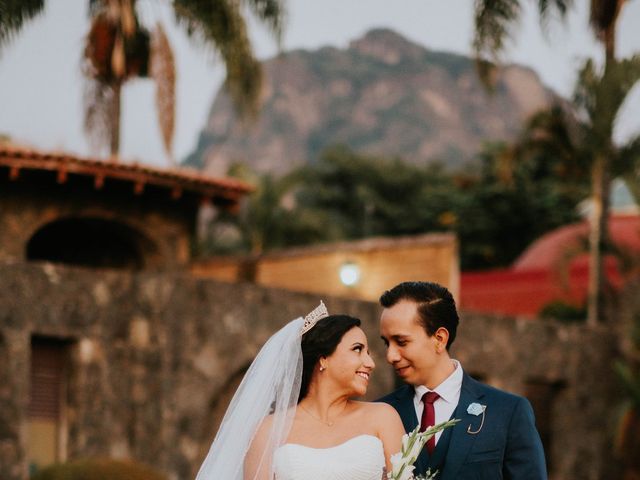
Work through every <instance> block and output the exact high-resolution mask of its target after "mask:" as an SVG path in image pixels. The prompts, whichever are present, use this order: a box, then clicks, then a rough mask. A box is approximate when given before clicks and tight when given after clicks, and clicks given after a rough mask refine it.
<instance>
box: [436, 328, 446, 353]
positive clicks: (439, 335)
mask: <svg viewBox="0 0 640 480" xmlns="http://www.w3.org/2000/svg"><path fill="white" fill-rule="evenodd" d="M433 338H434V339H435V341H436V343H437V344H438V345H440V346H441V347H442V349H445V348H447V342H448V341H449V330H447V329H446V328H444V327H440V328H438V330H436V333H434V334H433Z"/></svg>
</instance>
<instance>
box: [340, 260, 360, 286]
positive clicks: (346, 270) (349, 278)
mask: <svg viewBox="0 0 640 480" xmlns="http://www.w3.org/2000/svg"><path fill="white" fill-rule="evenodd" d="M340 281H341V282H342V283H343V284H344V285H346V286H347V287H352V286H354V285H356V284H357V283H358V282H359V281H360V267H358V265H356V264H355V263H352V262H347V263H344V264H343V265H342V266H341V267H340Z"/></svg>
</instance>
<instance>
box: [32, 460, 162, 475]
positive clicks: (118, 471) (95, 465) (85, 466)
mask: <svg viewBox="0 0 640 480" xmlns="http://www.w3.org/2000/svg"><path fill="white" fill-rule="evenodd" d="M31 480H167V477H166V476H165V475H163V474H162V473H160V472H158V471H157V470H154V469H153V468H151V467H148V466H146V465H142V464H140V463H136V462H133V461H130V460H113V459H108V458H106V459H84V460H76V461H73V462H66V463H60V464H56V465H52V466H50V467H46V468H43V469H42V470H40V471H38V472H37V473H36V474H34V475H33V476H32V477H31Z"/></svg>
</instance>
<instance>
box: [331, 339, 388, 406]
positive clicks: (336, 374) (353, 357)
mask: <svg viewBox="0 0 640 480" xmlns="http://www.w3.org/2000/svg"><path fill="white" fill-rule="evenodd" d="M324 364H325V365H326V370H325V371H324V372H323V374H326V375H327V376H328V377H329V378H331V380H333V382H334V383H335V384H336V386H337V388H340V389H344V390H346V392H347V394H348V395H351V396H362V395H364V394H365V393H367V387H368V385H369V376H370V375H371V372H372V371H373V369H374V368H375V366H376V364H375V363H374V361H373V359H372V358H371V355H370V354H369V344H368V342H367V336H366V335H365V334H364V332H363V331H362V329H361V328H360V327H353V328H352V329H351V330H349V331H348V332H346V333H345V334H344V336H343V337H342V340H341V341H340V343H339V344H338V346H337V347H336V350H335V352H333V353H332V354H331V355H330V356H328V357H327V358H326V359H324Z"/></svg>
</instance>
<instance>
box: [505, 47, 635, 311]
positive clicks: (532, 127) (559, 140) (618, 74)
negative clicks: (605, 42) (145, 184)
mask: <svg viewBox="0 0 640 480" xmlns="http://www.w3.org/2000/svg"><path fill="white" fill-rule="evenodd" d="M639 80H640V55H638V56H634V57H633V58H631V59H626V60H622V61H616V60H614V61H611V62H610V63H609V66H608V68H606V69H603V71H599V70H598V69H597V68H596V67H595V66H594V64H593V62H592V61H591V60H589V61H587V62H586V63H585V65H584V66H583V68H582V69H581V70H580V73H579V75H578V81H577V83H576V87H575V90H574V95H573V102H572V105H571V106H570V107H571V108H567V106H562V105H556V106H554V107H552V108H550V109H549V110H546V111H542V112H539V113H538V114H536V115H534V116H533V117H532V118H531V119H530V120H529V122H528V125H527V127H526V129H525V132H524V134H523V135H522V137H521V138H520V140H519V142H518V144H517V146H516V147H515V149H514V150H515V151H516V152H518V153H519V154H521V155H525V156H531V155H537V154H543V155H544V156H546V157H553V158H554V159H556V160H559V161H561V162H562V163H563V166H564V168H565V169H566V170H568V171H573V172H578V173H579V174H584V172H585V171H588V172H590V174H591V191H592V192H593V191H594V190H596V189H597V188H598V185H599V183H598V182H599V181H600V179H601V175H602V174H603V172H602V165H603V162H602V159H603V158H606V160H607V163H606V168H607V174H608V175H613V176H615V177H623V178H624V177H629V176H633V175H634V174H635V172H636V169H637V166H638V164H639V163H640V135H637V136H636V137H635V138H632V139H630V140H629V141H628V142H627V143H625V144H624V145H619V146H616V145H614V144H613V142H612V141H611V137H612V132H613V129H614V127H615V123H616V118H617V115H618V112H619V111H620V109H621V107H622V105H623V104H624V101H625V99H626V97H627V95H628V94H629V92H630V91H631V89H632V88H633V86H634V85H635V84H636V83H637V82H638V81H639ZM636 181H637V180H636ZM592 208H593V209H594V210H597V209H598V208H599V207H598V204H597V203H596V202H592ZM604 218H606V217H604ZM592 226H593V225H592ZM593 230H594V229H593V228H592V229H591V232H590V233H591V237H590V246H591V245H592V242H593V241H594V240H593ZM590 279H591V278H590ZM590 306H591V308H593V305H590ZM591 321H592V322H593V319H591Z"/></svg>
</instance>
